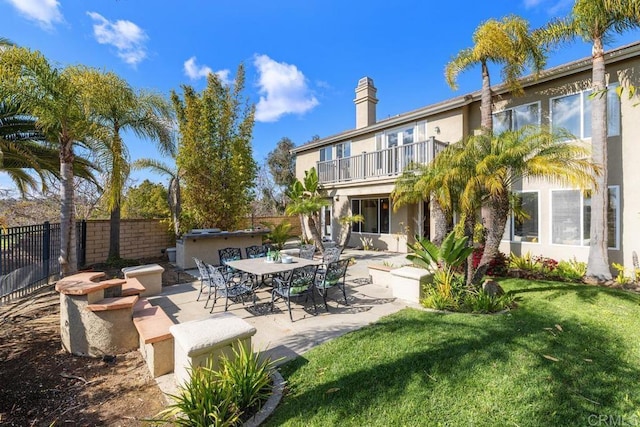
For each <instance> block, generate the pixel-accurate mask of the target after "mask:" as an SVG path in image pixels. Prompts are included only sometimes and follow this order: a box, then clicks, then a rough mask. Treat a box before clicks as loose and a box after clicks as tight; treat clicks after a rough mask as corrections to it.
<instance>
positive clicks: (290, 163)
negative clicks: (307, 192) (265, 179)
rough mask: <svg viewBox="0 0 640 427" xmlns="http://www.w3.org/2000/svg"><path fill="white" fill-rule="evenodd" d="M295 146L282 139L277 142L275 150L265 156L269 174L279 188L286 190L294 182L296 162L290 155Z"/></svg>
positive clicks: (289, 141) (284, 138)
mask: <svg viewBox="0 0 640 427" xmlns="http://www.w3.org/2000/svg"><path fill="white" fill-rule="evenodd" d="M295 146H296V145H295V144H294V143H293V141H291V140H290V139H289V138H287V137H283V138H282V139H281V140H280V141H278V144H277V145H276V148H274V149H273V150H272V151H271V152H269V154H268V155H267V165H269V172H271V176H273V181H274V182H275V183H276V184H277V185H279V186H281V187H285V188H288V187H289V186H290V185H291V184H292V183H293V181H295V180H296V162H295V159H294V157H293V155H292V154H291V150H293V149H294V148H295Z"/></svg>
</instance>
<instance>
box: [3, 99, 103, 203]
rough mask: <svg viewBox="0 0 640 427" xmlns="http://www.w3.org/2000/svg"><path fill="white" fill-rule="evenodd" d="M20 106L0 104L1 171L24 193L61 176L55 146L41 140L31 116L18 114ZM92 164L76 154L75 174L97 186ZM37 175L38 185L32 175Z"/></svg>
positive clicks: (44, 186) (41, 187)
mask: <svg viewBox="0 0 640 427" xmlns="http://www.w3.org/2000/svg"><path fill="white" fill-rule="evenodd" d="M18 111H20V108H17V107H11V106H9V104H8V103H4V102H3V103H0V171H1V172H5V173H6V174H7V175H8V176H9V178H10V179H11V180H12V181H13V183H14V185H15V186H16V189H17V190H18V191H19V192H20V194H21V195H22V196H24V195H25V194H26V193H27V191H28V190H36V191H37V190H38V189H41V190H42V191H44V190H46V188H47V185H46V183H47V178H48V177H49V176H53V177H55V178H59V177H60V156H59V154H58V150H57V149H56V148H55V147H51V146H50V144H49V143H48V142H47V141H46V140H45V139H44V136H43V135H42V133H41V132H40V131H39V130H38V128H37V124H36V120H35V119H34V118H33V117H30V116H27V115H24V114H19V113H18ZM95 170H96V168H95V166H94V165H93V164H92V163H91V162H90V161H88V160H86V159H84V158H82V157H78V158H76V161H75V162H74V175H75V176H78V177H81V178H83V179H86V180H89V181H91V182H92V183H94V184H96V185H97V181H96V178H95V176H94V175H93V172H94V171H95ZM34 174H35V175H37V176H38V178H39V181H40V182H39V184H40V186H38V182H37V181H36V179H35V177H34V176H33V175H34Z"/></svg>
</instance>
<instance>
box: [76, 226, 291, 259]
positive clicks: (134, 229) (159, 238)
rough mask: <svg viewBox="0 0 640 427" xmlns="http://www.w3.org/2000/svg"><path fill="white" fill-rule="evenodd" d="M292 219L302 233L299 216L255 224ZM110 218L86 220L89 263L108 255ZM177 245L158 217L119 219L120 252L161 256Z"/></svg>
mask: <svg viewBox="0 0 640 427" xmlns="http://www.w3.org/2000/svg"><path fill="white" fill-rule="evenodd" d="M283 221H287V222H289V223H291V225H292V227H291V235H292V236H299V235H300V234H302V233H301V231H300V221H299V220H298V218H297V217H283V216H278V217H255V218H254V219H253V223H254V225H255V226H256V227H257V226H260V225H261V223H263V222H270V223H273V224H279V223H281V222H283ZM244 227H245V228H249V227H251V218H246V219H245V223H244ZM109 229H110V225H109V220H95V221H87V249H86V265H91V264H95V263H99V262H105V261H106V259H107V256H108V255H109ZM173 246H175V241H174V237H173V233H172V232H171V231H170V230H169V229H168V225H167V224H166V223H163V222H161V220H158V219H148V220H147V219H130V220H121V222H120V256H121V257H122V258H127V259H143V258H155V257H161V256H162V254H163V250H165V249H166V248H169V247H173Z"/></svg>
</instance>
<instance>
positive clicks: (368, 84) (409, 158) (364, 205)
mask: <svg viewBox="0 0 640 427" xmlns="http://www.w3.org/2000/svg"><path fill="white" fill-rule="evenodd" d="M606 64H607V79H608V85H609V86H608V87H609V88H610V89H615V87H616V86H618V85H622V86H623V87H624V86H626V85H628V84H633V85H636V86H640V84H639V82H638V80H639V74H640V42H638V43H634V44H631V45H627V46H623V47H620V48H616V49H613V50H611V51H608V52H607V53H606ZM590 79H591V58H584V59H581V60H578V61H575V62H571V63H567V64H563V65H560V66H558V67H554V68H551V69H548V70H546V71H544V72H543V73H542V74H541V75H540V76H538V78H537V79H534V78H533V77H526V78H524V79H523V86H524V89H525V94H524V96H519V97H512V96H511V95H510V94H509V93H508V91H507V90H506V88H504V87H501V86H498V87H495V88H493V90H494V96H493V103H494V104H493V111H494V127H495V130H496V131H499V130H502V129H507V128H510V129H517V128H519V127H521V126H523V125H527V124H540V125H549V126H551V128H552V129H558V128H565V129H567V130H569V131H570V132H571V133H572V134H574V135H576V136H577V137H578V138H580V139H582V140H583V141H584V142H585V143H586V144H588V143H590V104H589V103H590V98H589V93H590V92H589V87H590ZM606 96H607V97H608V104H607V105H608V133H609V137H608V168H609V175H608V187H609V194H610V206H609V246H610V248H609V258H610V261H611V262H619V263H623V264H624V265H626V266H629V267H630V266H631V265H632V252H633V251H639V250H640V239H639V236H640V195H639V194H638V193H639V190H638V188H640V141H639V137H640V106H636V104H637V103H638V102H639V101H638V99H637V98H632V99H629V98H628V97H627V96H625V95H623V96H621V97H618V96H617V94H616V92H615V90H610V91H609V92H608V93H607V95H606ZM354 103H355V128H354V129H351V130H347V131H345V132H342V133H339V134H337V135H332V136H329V137H326V138H322V139H319V140H314V141H311V142H309V143H307V144H304V145H302V146H299V147H296V148H295V149H294V150H293V152H294V154H295V156H296V175H297V177H298V178H302V177H303V176H304V171H306V170H308V169H310V168H311V167H315V168H316V169H317V171H318V174H319V177H320V181H321V183H322V185H323V187H324V189H325V190H326V192H327V195H328V199H329V202H330V205H329V206H328V207H327V208H325V209H324V210H323V212H322V215H321V218H322V231H323V235H325V236H327V237H331V238H334V239H337V237H338V236H339V235H340V231H341V229H340V228H341V226H342V225H341V224H340V221H339V218H340V217H343V216H346V215H351V214H355V213H360V214H362V215H364V218H365V220H364V222H363V223H362V224H355V225H354V228H353V233H352V236H351V241H350V242H349V245H350V246H362V241H363V239H367V241H369V242H371V243H372V244H373V246H374V247H375V248H377V249H379V250H388V251H395V252H406V251H407V241H412V236H414V235H416V234H417V235H421V236H426V237H430V235H431V230H433V226H434V224H433V219H432V216H431V215H430V206H429V203H428V201H426V200H425V201H423V202H422V203H418V204H412V205H408V206H402V207H400V208H399V209H398V210H397V211H394V208H393V206H392V200H391V199H390V193H391V191H392V190H393V188H394V185H395V181H396V179H397V178H398V177H399V176H400V175H401V173H402V171H403V170H404V168H405V167H406V166H407V165H408V164H409V163H410V162H430V161H431V160H432V159H433V158H434V156H437V155H438V152H439V151H440V150H441V149H442V148H443V147H445V146H446V145H448V144H454V143H456V142H457V141H460V140H461V139H462V138H464V137H466V136H468V135H471V134H473V133H475V132H477V130H478V129H479V128H480V92H479V91H478V92H473V93H469V94H466V95H463V96H459V97H456V98H452V99H449V100H445V101H443V102H439V103H436V104H432V105H427V106H425V107H423V108H419V109H417V110H413V111H408V112H406V113H403V114H399V115H397V116H394V117H390V118H386V119H383V120H378V119H377V117H376V104H377V103H378V99H377V90H376V87H375V85H374V82H373V80H372V79H371V78H369V77H364V78H362V79H360V81H358V84H357V87H356V90H355V100H354ZM513 191H515V192H517V193H520V195H521V197H522V205H523V208H524V209H525V210H526V212H527V213H528V214H529V217H530V218H529V219H527V220H524V221H521V222H516V221H513V220H510V221H509V223H508V224H507V229H506V230H505V235H504V240H503V242H502V244H501V250H502V251H503V252H505V253H507V254H508V253H510V252H514V253H519V254H524V253H527V252H530V253H531V254H532V255H544V256H547V257H552V258H555V259H571V258H574V257H575V258H576V259H577V260H580V261H586V260H587V256H588V251H589V209H590V208H589V198H588V193H583V192H581V191H580V190H578V189H574V188H566V187H559V186H557V185H554V184H552V183H550V182H546V181H534V180H524V181H523V182H521V183H518V184H517V185H516V186H515V188H514V189H513Z"/></svg>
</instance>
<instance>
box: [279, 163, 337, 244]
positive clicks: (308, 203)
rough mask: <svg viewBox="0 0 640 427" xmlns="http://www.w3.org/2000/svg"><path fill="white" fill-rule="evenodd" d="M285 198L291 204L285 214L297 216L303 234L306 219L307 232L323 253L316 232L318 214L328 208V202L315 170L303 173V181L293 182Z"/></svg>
mask: <svg viewBox="0 0 640 427" xmlns="http://www.w3.org/2000/svg"><path fill="white" fill-rule="evenodd" d="M287 196H288V197H289V198H290V199H291V202H290V203H289V204H288V205H287V208H286V210H285V213H286V214H287V215H298V216H299V217H300V222H301V225H302V233H303V234H304V232H305V231H304V230H305V227H304V218H307V226H308V228H309V232H310V233H311V236H312V238H313V240H314V242H315V244H316V247H317V248H318V249H319V250H320V252H321V253H324V245H323V244H322V237H321V236H320V231H319V230H318V213H319V212H320V210H321V209H322V207H323V206H329V202H328V201H327V200H326V199H325V198H324V196H323V194H322V186H321V185H320V180H319V179H318V173H317V172H316V168H311V169H309V170H308V171H305V172H304V179H303V181H302V182H301V181H300V180H297V179H296V180H295V181H294V182H293V184H292V185H291V187H290V188H289V191H288V192H287Z"/></svg>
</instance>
